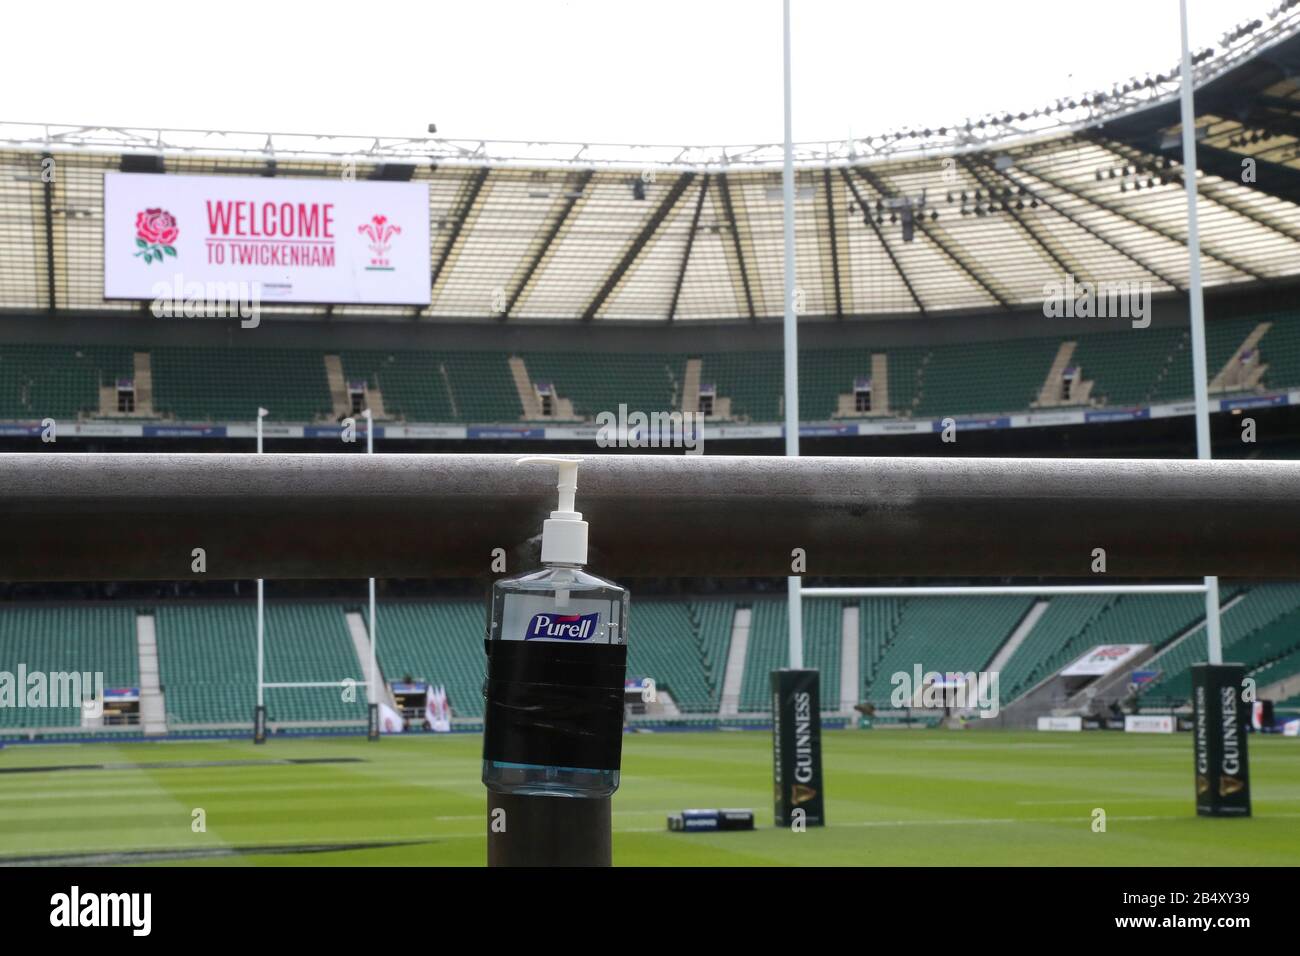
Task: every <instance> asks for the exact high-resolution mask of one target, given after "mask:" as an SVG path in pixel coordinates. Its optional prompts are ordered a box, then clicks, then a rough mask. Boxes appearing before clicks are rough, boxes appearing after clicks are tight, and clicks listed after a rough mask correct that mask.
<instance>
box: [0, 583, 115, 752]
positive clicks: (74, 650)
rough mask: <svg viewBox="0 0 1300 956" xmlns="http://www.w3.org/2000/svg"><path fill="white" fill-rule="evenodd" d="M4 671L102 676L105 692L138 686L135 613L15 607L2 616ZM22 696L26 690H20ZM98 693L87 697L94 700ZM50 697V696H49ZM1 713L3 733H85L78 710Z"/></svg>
mask: <svg viewBox="0 0 1300 956" xmlns="http://www.w3.org/2000/svg"><path fill="white" fill-rule="evenodd" d="M0 661H2V662H3V663H2V664H0V669H3V670H6V671H9V672H10V673H11V674H13V675H15V678H14V679H15V680H16V674H17V671H18V668H19V665H25V667H26V670H27V673H28V674H33V673H36V672H41V673H43V674H45V675H47V678H46V679H47V683H48V681H49V680H50V677H49V676H48V675H52V674H58V673H73V672H76V673H90V674H95V673H102V674H103V675H104V685H103V686H104V687H105V688H113V687H135V686H138V684H139V676H140V675H139V667H138V664H137V661H136V636H135V610H134V609H133V608H130V607H123V606H97V607H88V606H77V605H63V606H59V607H35V606H33V607H25V606H22V605H10V606H8V607H6V608H5V609H4V610H3V611H2V612H0ZM15 689H16V690H17V691H18V692H19V693H21V692H23V691H24V690H25V688H22V687H16V688H15ZM96 689H98V688H93V687H92V688H88V689H86V690H84V691H83V699H84V695H85V694H89V693H91V692H92V691H94V690H96ZM47 692H48V691H47ZM53 702H54V701H53V699H52V698H49V699H47V701H46V703H47V706H41V707H17V706H5V707H0V727H9V728H13V727H63V728H75V727H80V726H81V723H82V713H81V711H80V710H79V708H78V707H77V706H75V705H74V706H71V707H53V706H48V704H50V703H53Z"/></svg>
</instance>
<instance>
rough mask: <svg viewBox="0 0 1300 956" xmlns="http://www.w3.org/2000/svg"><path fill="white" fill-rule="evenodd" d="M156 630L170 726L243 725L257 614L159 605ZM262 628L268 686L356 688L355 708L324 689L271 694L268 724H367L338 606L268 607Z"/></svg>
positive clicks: (253, 675) (236, 607)
mask: <svg viewBox="0 0 1300 956" xmlns="http://www.w3.org/2000/svg"><path fill="white" fill-rule="evenodd" d="M155 626H156V628H157V634H158V664H159V676H160V678H161V681H162V689H163V693H164V694H165V695H166V702H167V714H168V722H169V724H173V723H175V724H249V723H250V722H251V720H252V713H253V707H254V705H255V704H256V700H257V611H256V609H255V608H254V607H252V606H251V605H249V604H244V603H240V604H212V605H189V604H185V605H170V604H169V605H162V606H159V607H158V609H157V611H156V614H155ZM265 626H266V634H265V654H266V680H267V682H268V683H272V682H281V681H342V680H344V679H345V678H354V679H357V680H358V686H357V690H356V700H355V701H345V700H343V695H342V694H341V693H340V692H337V691H334V690H331V689H329V688H316V687H313V688H307V687H291V688H270V689H268V690H267V691H266V713H267V719H268V721H271V722H297V721H364V720H365V718H366V698H365V691H364V680H362V679H361V678H362V670H361V667H360V665H359V663H358V662H357V659H356V651H355V650H354V648H353V646H352V641H351V637H350V636H349V634H348V629H347V621H346V618H345V617H344V611H343V609H342V607H341V606H339V605H336V604H273V603H268V604H267V606H266V625H265ZM381 647H382V643H381Z"/></svg>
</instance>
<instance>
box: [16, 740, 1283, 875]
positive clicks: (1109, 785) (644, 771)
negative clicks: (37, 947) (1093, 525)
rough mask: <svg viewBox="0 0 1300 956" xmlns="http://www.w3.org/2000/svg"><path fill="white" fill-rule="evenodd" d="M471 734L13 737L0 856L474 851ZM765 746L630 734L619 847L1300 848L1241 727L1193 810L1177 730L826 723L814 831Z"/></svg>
mask: <svg viewBox="0 0 1300 956" xmlns="http://www.w3.org/2000/svg"><path fill="white" fill-rule="evenodd" d="M481 746H482V743H481V739H480V738H479V737H478V736H471V735H454V736H445V737H434V736H425V735H421V736H412V737H391V738H385V739H384V740H382V741H380V742H378V743H367V742H366V741H365V740H362V739H359V738H327V739H309V740H302V739H300V740H292V739H287V740H272V741H271V742H269V743H267V744H266V745H265V746H261V747H254V746H253V745H252V743H251V742H246V741H238V742H197V743H134V744H122V745H109V744H87V745H49V746H31V745H20V746H10V747H7V748H5V749H4V750H0V864H5V863H14V862H20V861H21V862H25V863H32V862H45V861H47V860H48V861H53V860H55V859H58V860H60V861H62V862H75V863H92V864H94V863H151V864H198V865H222V864H233V865H249V864H256V865H266V866H286V865H289V866H294V865H335V864H355V865H403V864H411V865H435V866H478V865H482V864H483V862H484V860H485V858H486V840H485V837H484V828H485V810H484V791H483V786H482V784H481V783H480V782H479V756H480V748H481ZM771 748H772V742H771V735H770V734H767V733H758V732H745V733H708V734H705V733H673V734H638V735H633V736H629V737H627V738H626V740H625V744H624V752H623V753H624V756H623V781H622V786H621V788H620V789H619V792H618V795H617V796H616V797H615V798H614V829H615V834H614V862H615V863H616V864H619V865H633V866H696V865H698V866H713V865H723V866H774V865H804V864H813V865H817V864H821V865H835V866H856V865H868V866H899V865H907V864H919V865H931V864H947V865H961V866H970V865H975V866H979V865H1062V864H1083V865H1151V866H1169V865H1192V866H1197V865H1205V866H1209V865H1274V866H1277V865H1287V866H1294V865H1297V864H1300V741H1297V740H1293V739H1288V738H1281V737H1266V738H1261V737H1258V736H1256V737H1252V738H1251V741H1250V749H1251V753H1250V758H1251V778H1252V785H1253V792H1254V809H1255V816H1254V817H1253V818H1252V819H1248V820H1218V819H1198V818H1197V817H1196V816H1195V813H1194V811H1193V802H1192V752H1191V751H1192V744H1191V739H1190V737H1189V736H1188V735H1186V734H1179V735H1174V736H1168V737H1165V736H1157V735H1151V736H1147V735H1134V734H1114V733H1089V734H1059V735H1058V734H1026V733H1004V732H999V731H968V732H959V731H954V732H948V731H937V730H936V731H829V732H826V733H825V734H824V735H823V748H824V762H825V770H824V773H825V786H826V793H827V805H826V814H827V819H828V826H826V827H824V828H816V829H811V830H809V831H808V832H806V833H791V832H789V831H786V830H776V829H774V828H773V826H772V767H771V764H772V756H771ZM294 761H308V762H294ZM311 761H317V762H311ZM319 761H328V762H319ZM85 765H94V766H93V767H88V766H85ZM58 767H61V768H65V769H53V768H58ZM78 767H80V769H78ZM95 767H102V769H96V768H95ZM36 768H46V769H43V770H37V769H36ZM717 806H724V807H752V808H753V809H754V810H755V811H756V819H757V821H758V824H759V828H758V830H756V831H755V832H752V833H713V834H709V833H692V834H684V833H669V832H667V831H666V829H665V817H666V816H667V814H669V813H670V812H674V811H678V810H682V809H684V808H687V807H717ZM1095 808H1101V809H1102V810H1104V811H1105V812H1106V831H1105V832H1104V833H1098V832H1094V830H1093V811H1094V809H1095ZM197 810H202V811H203V819H204V823H205V825H206V832H195V831H194V823H195V811H197Z"/></svg>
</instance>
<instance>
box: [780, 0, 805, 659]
mask: <svg viewBox="0 0 1300 956" xmlns="http://www.w3.org/2000/svg"><path fill="white" fill-rule="evenodd" d="M781 7H782V10H781V12H782V16H783V22H782V27H783V29H782V51H783V62H784V82H785V166H784V169H783V170H782V173H781V194H782V201H781V204H782V207H783V208H782V220H783V222H782V226H783V229H784V233H785V312H784V333H785V335H784V341H783V345H784V351H785V454H786V457H787V458H798V457H799V323H798V316H797V315H796V314H795V308H794V297H795V287H794V283H795V274H794V138H793V126H792V123H791V119H790V0H782V5H781ZM786 588H787V592H788V594H789V598H788V600H787V602H786V603H787V605H788V607H787V610H788V611H789V618H790V623H789V630H790V654H789V657H790V659H789V661H788V662H787V666H788V667H790V668H793V669H796V670H799V669H802V668H803V601H802V599H801V582H800V579H799V576H798V575H794V574H792V575H790V576H789V577H787V578H786Z"/></svg>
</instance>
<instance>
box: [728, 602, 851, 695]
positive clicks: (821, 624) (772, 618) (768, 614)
mask: <svg viewBox="0 0 1300 956" xmlns="http://www.w3.org/2000/svg"><path fill="white" fill-rule="evenodd" d="M786 619H787V611H786V602H785V599H784V598H760V599H757V600H755V601H754V602H753V619H752V621H751V623H750V631H749V649H748V653H747V654H746V656H745V679H744V683H743V684H742V685H741V690H740V710H741V712H742V713H767V712H769V711H771V709H772V684H771V673H772V671H774V670H777V669H778V668H782V667H785V666H787V646H788V641H787V630H786ZM840 622H841V606H840V604H839V603H837V602H834V601H806V602H804V605H803V647H804V665H805V666H807V667H816V668H819V669H820V670H821V672H822V676H821V686H822V702H821V704H822V710H835V709H837V706H836V705H837V701H835V699H834V696H835V694H836V692H837V688H838V687H839V681H840V678H839V674H840V636H841V624H840Z"/></svg>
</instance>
